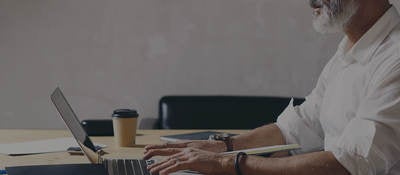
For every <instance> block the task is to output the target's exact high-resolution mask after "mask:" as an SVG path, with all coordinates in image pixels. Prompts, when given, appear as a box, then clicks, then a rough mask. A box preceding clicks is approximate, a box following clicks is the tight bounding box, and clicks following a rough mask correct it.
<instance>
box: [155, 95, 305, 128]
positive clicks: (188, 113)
mask: <svg viewBox="0 0 400 175" xmlns="http://www.w3.org/2000/svg"><path fill="white" fill-rule="evenodd" d="M290 99H291V98H286V97H257V96H165V97H163V98H161V100H160V102H159V118H158V122H159V123H158V128H161V129H253V128H256V127H259V126H262V125H265V124H268V123H272V122H275V121H276V119H277V117H278V116H279V114H280V113H281V112H282V111H283V110H284V109H285V108H286V106H287V105H288V104H289V101H290ZM303 102H304V99H303V98H294V105H299V104H301V103H303Z"/></svg>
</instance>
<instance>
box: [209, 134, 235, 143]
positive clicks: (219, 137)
mask: <svg viewBox="0 0 400 175" xmlns="http://www.w3.org/2000/svg"><path fill="white" fill-rule="evenodd" d="M229 137H230V136H229V134H227V133H220V134H213V135H210V137H209V140H222V141H224V140H227V139H228V138H229Z"/></svg>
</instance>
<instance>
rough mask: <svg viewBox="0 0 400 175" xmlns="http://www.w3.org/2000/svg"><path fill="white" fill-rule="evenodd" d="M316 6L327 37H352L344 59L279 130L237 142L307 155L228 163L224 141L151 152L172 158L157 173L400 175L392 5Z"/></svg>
mask: <svg viewBox="0 0 400 175" xmlns="http://www.w3.org/2000/svg"><path fill="white" fill-rule="evenodd" d="M311 6H312V7H313V9H314V16H315V18H314V27H315V28H316V29H317V30H318V31H319V32H322V33H332V32H338V31H344V32H345V34H346V36H345V38H344V39H343V41H342V42H341V43H340V45H339V48H338V51H337V53H336V54H335V55H334V56H333V58H332V59H331V60H330V61H329V63H328V64H327V65H326V66H325V68H324V70H323V71H322V73H321V75H320V78H319V80H318V83H317V85H316V87H315V89H314V90H313V91H312V92H311V94H310V95H309V96H308V97H306V101H305V102H304V103H303V104H302V105H301V106H296V107H293V105H291V104H290V105H289V106H288V107H287V108H286V110H285V111H284V112H283V113H282V114H281V115H280V116H279V118H278V121H277V123H275V124H270V125H266V126H263V127H260V128H257V129H255V130H252V131H250V132H249V133H247V134H243V135H239V136H236V137H233V138H232V139H231V140H230V141H231V145H232V146H233V149H244V148H251V147H260V146H268V145H277V144H291V143H298V144H300V145H301V149H299V150H295V151H291V152H290V153H291V154H292V155H291V156H285V155H274V156H273V157H270V158H262V157H256V156H247V157H241V156H240V155H239V156H236V155H233V156H232V155H220V154H218V152H223V151H226V149H227V146H226V145H225V143H224V142H222V141H192V142H184V143H176V144H165V145H149V146H147V147H146V148H145V156H144V158H146V159H147V158H151V157H153V156H156V155H162V156H169V157H168V158H167V159H165V160H164V161H162V162H160V163H157V164H154V165H151V166H149V167H148V168H149V170H150V171H151V172H159V173H160V175H166V174H169V173H171V172H175V171H178V170H186V169H190V170H194V171H198V172H201V173H204V174H237V173H239V174H246V175H257V174H265V175H266V174H268V175H275V174H287V175H292V174H293V175H311V174H312V175H330V174H332V175H345V174H353V175H375V174H377V175H378V174H379V175H384V174H385V175H386V174H387V175H394V174H400V161H399V160H400V45H399V44H400V25H399V24H400V15H399V14H398V12H397V11H396V10H395V8H394V7H392V6H391V4H390V3H389V1H388V0H311ZM228 146H229V145H228ZM278 156H281V157H278ZM282 156H283V157H282ZM235 158H237V159H238V160H236V163H237V164H236V166H235ZM238 169H239V171H238Z"/></svg>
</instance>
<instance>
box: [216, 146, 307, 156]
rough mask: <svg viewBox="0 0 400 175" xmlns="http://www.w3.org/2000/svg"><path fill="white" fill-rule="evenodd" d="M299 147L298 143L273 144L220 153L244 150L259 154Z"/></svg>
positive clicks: (250, 153)
mask: <svg viewBox="0 0 400 175" xmlns="http://www.w3.org/2000/svg"><path fill="white" fill-rule="evenodd" d="M299 148H300V145H298V144H290V145H275V146H266V147H259V148H252V149H243V150H237V151H230V152H224V153H222V154H236V153H239V152H245V153H246V154H249V155H260V154H269V153H274V152H279V151H289V150H293V149H299Z"/></svg>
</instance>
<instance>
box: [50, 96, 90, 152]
mask: <svg viewBox="0 0 400 175" xmlns="http://www.w3.org/2000/svg"><path fill="white" fill-rule="evenodd" d="M51 101H52V102H53V103H54V105H55V106H56V108H57V110H58V112H59V113H60V115H61V118H62V119H63V120H64V122H65V124H66V125H67V127H68V128H69V130H70V131H71V133H72V135H73V136H74V137H75V139H76V141H77V142H78V144H79V145H80V146H81V147H82V146H84V147H86V148H82V150H83V151H89V150H88V149H90V151H93V152H96V148H95V146H94V144H93V142H92V141H91V140H90V138H89V136H88V135H87V133H86V131H85V130H84V129H83V127H82V125H81V124H80V122H79V120H78V118H77V117H76V115H75V113H74V111H73V110H72V108H71V106H70V105H69V103H68V101H67V99H66V98H65V96H64V94H63V93H62V92H61V89H60V88H56V89H55V90H54V92H53V93H52V94H51ZM87 148H88V149H87Z"/></svg>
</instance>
